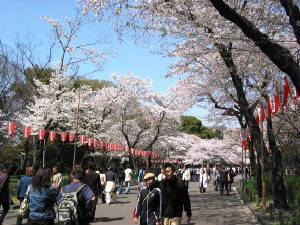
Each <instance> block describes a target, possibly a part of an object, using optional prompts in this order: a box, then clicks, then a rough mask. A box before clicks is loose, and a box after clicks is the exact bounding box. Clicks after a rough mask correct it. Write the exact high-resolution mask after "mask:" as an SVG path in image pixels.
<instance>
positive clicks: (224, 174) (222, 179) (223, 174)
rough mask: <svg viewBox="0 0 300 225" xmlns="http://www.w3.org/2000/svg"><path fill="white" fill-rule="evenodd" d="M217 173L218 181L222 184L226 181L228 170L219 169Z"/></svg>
mask: <svg viewBox="0 0 300 225" xmlns="http://www.w3.org/2000/svg"><path fill="white" fill-rule="evenodd" d="M219 174H220V177H219V182H220V183H224V184H226V183H228V171H227V170H225V169H220V170H219Z"/></svg>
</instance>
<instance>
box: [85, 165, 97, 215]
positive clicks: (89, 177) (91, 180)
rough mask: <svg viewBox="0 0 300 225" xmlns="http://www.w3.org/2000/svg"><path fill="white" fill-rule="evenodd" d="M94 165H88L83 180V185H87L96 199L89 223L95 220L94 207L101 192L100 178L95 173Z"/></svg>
mask: <svg viewBox="0 0 300 225" xmlns="http://www.w3.org/2000/svg"><path fill="white" fill-rule="evenodd" d="M95 171H96V165H95V164H94V163H91V164H89V166H88V172H87V173H86V175H85V176H84V178H83V183H84V184H87V185H88V186H89V187H90V188H91V189H92V191H93V193H94V195H95V197H96V199H95V207H93V211H92V212H90V216H91V218H90V219H91V221H94V220H95V212H96V205H97V202H98V196H99V194H100V190H101V183H100V177H99V174H97V173H96V172H95Z"/></svg>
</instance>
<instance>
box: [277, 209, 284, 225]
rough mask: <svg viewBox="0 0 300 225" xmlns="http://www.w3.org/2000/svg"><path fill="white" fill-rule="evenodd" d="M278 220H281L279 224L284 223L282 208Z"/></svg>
mask: <svg viewBox="0 0 300 225" xmlns="http://www.w3.org/2000/svg"><path fill="white" fill-rule="evenodd" d="M278 220H279V224H280V225H283V215H282V211H281V210H279V216H278Z"/></svg>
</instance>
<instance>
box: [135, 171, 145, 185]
mask: <svg viewBox="0 0 300 225" xmlns="http://www.w3.org/2000/svg"><path fill="white" fill-rule="evenodd" d="M143 176H144V170H143V168H140V169H139V171H138V178H137V181H138V184H139V183H140V182H142V181H143Z"/></svg>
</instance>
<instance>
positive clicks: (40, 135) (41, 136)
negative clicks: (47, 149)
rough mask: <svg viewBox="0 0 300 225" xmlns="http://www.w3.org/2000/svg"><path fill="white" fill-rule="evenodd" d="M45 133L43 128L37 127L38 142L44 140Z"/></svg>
mask: <svg viewBox="0 0 300 225" xmlns="http://www.w3.org/2000/svg"><path fill="white" fill-rule="evenodd" d="M45 133H46V130H45V129H38V138H39V140H40V143H42V140H44V138H45Z"/></svg>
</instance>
